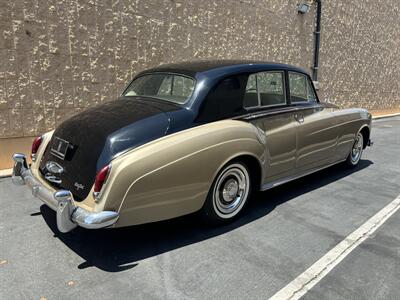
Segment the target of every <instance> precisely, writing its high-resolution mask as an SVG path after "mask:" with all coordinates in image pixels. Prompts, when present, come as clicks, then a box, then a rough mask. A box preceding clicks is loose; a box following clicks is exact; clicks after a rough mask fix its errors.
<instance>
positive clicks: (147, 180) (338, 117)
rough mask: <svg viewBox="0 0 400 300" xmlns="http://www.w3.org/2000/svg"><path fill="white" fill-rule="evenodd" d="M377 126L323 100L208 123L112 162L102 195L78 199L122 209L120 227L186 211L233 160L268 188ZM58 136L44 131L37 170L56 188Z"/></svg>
mask: <svg viewBox="0 0 400 300" xmlns="http://www.w3.org/2000/svg"><path fill="white" fill-rule="evenodd" d="M299 114H301V117H302V118H301V119H299V117H298V116H299ZM370 130H371V117H370V115H369V114H368V112H367V111H366V110H363V109H345V110H340V109H338V108H336V107H334V106H330V105H320V104H319V103H318V104H317V105H315V106H313V107H307V108H298V109H297V108H296V109H293V108H288V109H286V110H282V109H281V110H274V109H271V110H268V111H264V112H263V113H257V114H249V116H248V117H246V116H244V117H243V118H241V119H240V120H239V119H238V120H232V119H229V120H222V121H216V122H212V123H208V124H205V125H201V126H197V127H193V128H190V129H187V130H184V131H180V132H177V133H174V134H171V135H167V136H165V137H162V138H159V139H157V140H154V141H151V142H149V143H147V144H144V145H142V146H140V147H137V148H135V149H133V150H130V151H127V152H125V153H123V154H122V155H120V156H118V157H117V158H115V159H114V160H113V161H112V162H111V166H112V168H111V172H110V174H109V177H108V179H107V182H106V185H105V186H104V187H103V190H102V191H101V195H100V199H99V200H97V201H95V199H94V198H93V196H92V192H91V193H89V196H88V197H87V198H86V199H84V200H83V201H81V202H77V201H76V202H75V205H76V206H78V207H83V208H85V209H86V210H88V211H93V212H100V211H103V210H111V211H116V212H118V213H119V219H118V221H117V223H115V224H114V225H113V226H114V227H122V226H128V225H135V224H142V223H148V222H154V221H159V220H164V219H169V218H173V217H178V216H181V215H185V214H189V213H192V212H195V211H197V210H199V209H201V208H202V206H203V204H204V201H205V200H206V198H207V194H208V192H209V190H210V187H211V185H212V183H213V180H214V178H215V177H216V176H217V174H218V172H219V171H220V170H221V169H222V167H223V166H224V165H226V164H227V163H228V162H229V161H232V160H235V159H239V160H243V159H244V160H246V162H248V163H249V162H250V166H249V168H250V171H251V173H252V174H253V175H256V176H254V177H253V178H256V182H254V181H253V182H252V184H253V185H255V187H256V188H257V189H259V190H266V189H269V188H271V187H274V186H276V185H279V184H282V183H285V182H288V181H290V180H293V179H296V178H298V177H301V176H304V175H307V174H310V173H312V172H315V171H317V170H320V169H322V168H326V167H328V166H330V165H333V164H336V163H339V162H342V161H344V160H346V158H347V156H348V155H349V153H350V151H351V149H352V146H353V144H354V140H355V137H356V134H357V133H358V132H360V131H361V132H362V133H363V134H364V135H365V138H366V141H368V140H369V135H370ZM51 135H52V132H50V133H48V134H46V135H44V141H43V143H42V145H41V147H40V149H39V152H38V154H37V155H38V159H37V161H36V162H35V163H33V164H32V167H31V170H32V174H33V175H34V176H35V177H36V178H37V179H38V180H39V181H40V182H41V183H42V184H43V185H44V186H45V187H46V188H48V189H50V190H52V191H54V192H55V190H54V188H53V187H52V186H50V185H49V184H48V183H47V182H46V181H45V180H44V179H43V178H42V175H41V174H40V172H39V171H38V165H39V162H40V160H41V157H42V155H43V152H44V149H45V148H46V146H47V143H48V142H49V140H50V137H51ZM92 189H93V188H92Z"/></svg>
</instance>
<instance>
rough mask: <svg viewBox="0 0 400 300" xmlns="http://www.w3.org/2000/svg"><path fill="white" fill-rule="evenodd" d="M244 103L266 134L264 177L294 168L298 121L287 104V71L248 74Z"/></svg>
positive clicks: (272, 178) (269, 178)
mask: <svg viewBox="0 0 400 300" xmlns="http://www.w3.org/2000/svg"><path fill="white" fill-rule="evenodd" d="M244 107H245V109H247V110H248V111H249V112H252V117H253V121H252V122H253V124H254V125H256V126H257V127H258V128H260V129H261V130H263V131H264V132H265V135H266V156H267V157H266V162H265V178H263V182H264V183H266V182H272V181H275V180H278V179H280V178H283V177H287V176H289V175H290V174H292V173H293V172H294V170H295V165H296V134H297V131H296V130H297V124H296V121H295V119H294V113H293V109H292V108H290V107H288V105H287V97H286V87H285V73H284V72H283V71H266V72H260V73H256V74H251V75H249V77H248V81H247V85H246V91H245V96H244Z"/></svg>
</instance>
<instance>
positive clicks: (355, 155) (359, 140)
mask: <svg viewBox="0 0 400 300" xmlns="http://www.w3.org/2000/svg"><path fill="white" fill-rule="evenodd" d="M363 143H364V141H363V136H362V134H361V133H359V134H358V135H357V137H356V141H355V142H354V145H353V149H352V150H351V161H352V162H353V163H357V162H358V161H359V160H360V158H361V154H362V151H363Z"/></svg>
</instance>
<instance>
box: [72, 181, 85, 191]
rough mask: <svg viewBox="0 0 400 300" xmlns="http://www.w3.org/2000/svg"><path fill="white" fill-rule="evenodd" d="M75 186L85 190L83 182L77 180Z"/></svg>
mask: <svg viewBox="0 0 400 300" xmlns="http://www.w3.org/2000/svg"><path fill="white" fill-rule="evenodd" d="M74 187H75V188H76V190H77V191H79V190H83V189H84V188H85V186H84V185H83V184H82V183H79V182H75V183H74Z"/></svg>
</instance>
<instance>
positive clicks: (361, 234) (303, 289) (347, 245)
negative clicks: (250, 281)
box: [270, 195, 400, 300]
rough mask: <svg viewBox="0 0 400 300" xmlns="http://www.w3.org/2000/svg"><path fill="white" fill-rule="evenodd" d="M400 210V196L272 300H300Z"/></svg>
mask: <svg viewBox="0 0 400 300" xmlns="http://www.w3.org/2000/svg"><path fill="white" fill-rule="evenodd" d="M399 208H400V195H399V196H397V198H396V199H394V200H393V201H392V202H390V203H389V204H388V205H386V206H385V207H384V208H382V209H381V210H380V211H379V212H378V213H377V214H375V215H374V216H373V217H371V218H370V219H369V220H368V221H366V222H365V223H364V224H363V225H361V226H360V227H359V228H357V229H356V230H355V231H353V232H352V233H351V234H349V235H348V236H347V237H346V238H345V239H344V240H343V241H341V242H340V243H339V244H338V245H337V246H335V247H334V248H333V249H331V250H330V251H329V252H328V253H326V254H325V255H324V256H323V257H321V258H320V259H319V260H318V261H316V262H315V263H314V264H313V265H312V266H311V267H309V268H308V269H307V270H306V271H304V272H303V273H302V274H300V275H299V276H298V277H297V278H295V279H294V280H293V281H292V282H290V283H289V284H288V285H286V286H285V287H284V288H282V289H281V290H280V291H278V292H277V293H276V294H275V295H273V296H272V297H271V298H270V299H273V300H277V299H279V300H280V299H292V300H294V299H299V298H301V297H302V296H304V295H305V294H306V293H307V292H308V291H309V290H310V289H311V288H312V287H313V286H315V285H316V284H317V283H318V282H319V281H320V280H321V279H322V278H324V277H325V276H326V275H327V274H328V273H329V272H330V271H331V270H332V269H333V268H334V267H335V266H336V265H338V264H339V263H340V262H341V261H342V260H343V259H344V258H345V257H346V256H347V255H349V254H350V253H351V252H352V251H353V250H354V249H355V248H357V247H358V246H359V245H360V244H361V243H362V242H364V241H365V240H366V239H367V238H368V237H370V236H371V235H372V234H373V233H374V232H375V231H376V230H377V229H378V228H379V227H381V226H382V224H384V223H385V222H386V220H387V219H389V218H390V216H392V215H393V214H394V213H395V212H396V211H397V210H398V209H399Z"/></svg>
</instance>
